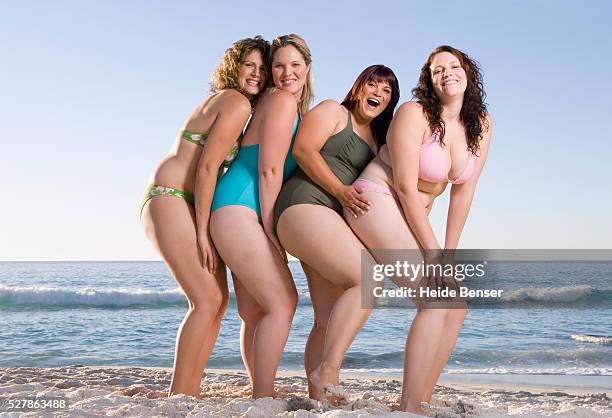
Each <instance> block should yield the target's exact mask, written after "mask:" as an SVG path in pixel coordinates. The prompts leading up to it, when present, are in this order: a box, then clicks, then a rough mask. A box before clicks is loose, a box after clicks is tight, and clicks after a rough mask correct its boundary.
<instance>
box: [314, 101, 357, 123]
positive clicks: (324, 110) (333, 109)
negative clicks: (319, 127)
mask: <svg viewBox="0 0 612 418" xmlns="http://www.w3.org/2000/svg"><path fill="white" fill-rule="evenodd" d="M308 114H311V115H316V117H317V118H325V119H329V120H333V121H339V120H346V117H347V114H348V110H347V109H346V108H345V107H344V106H342V105H341V104H340V103H338V102H337V101H335V100H332V99H327V100H323V101H322V102H320V103H319V104H317V105H316V106H315V107H313V108H312V109H310V111H309V112H308Z"/></svg>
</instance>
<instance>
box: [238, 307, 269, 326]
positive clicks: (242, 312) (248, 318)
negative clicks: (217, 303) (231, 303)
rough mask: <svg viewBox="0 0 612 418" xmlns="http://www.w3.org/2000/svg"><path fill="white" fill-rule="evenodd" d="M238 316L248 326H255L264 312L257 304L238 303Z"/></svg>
mask: <svg viewBox="0 0 612 418" xmlns="http://www.w3.org/2000/svg"><path fill="white" fill-rule="evenodd" d="M237 307H238V316H239V317H240V319H241V320H242V322H244V323H245V324H246V325H249V324H254V323H257V321H259V319H260V318H261V316H262V315H263V310H262V309H261V307H260V306H259V305H257V304H256V303H252V304H245V303H240V302H237Z"/></svg>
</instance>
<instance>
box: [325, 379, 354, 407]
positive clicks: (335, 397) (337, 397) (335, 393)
mask: <svg viewBox="0 0 612 418" xmlns="http://www.w3.org/2000/svg"><path fill="white" fill-rule="evenodd" d="M323 393H324V394H325V399H327V400H328V401H330V402H331V403H332V404H333V405H336V406H338V405H346V404H347V403H349V400H350V399H349V395H348V394H347V393H346V392H345V391H344V390H342V387H340V385H338V386H334V385H332V384H331V383H328V384H327V385H325V387H324V388H323Z"/></svg>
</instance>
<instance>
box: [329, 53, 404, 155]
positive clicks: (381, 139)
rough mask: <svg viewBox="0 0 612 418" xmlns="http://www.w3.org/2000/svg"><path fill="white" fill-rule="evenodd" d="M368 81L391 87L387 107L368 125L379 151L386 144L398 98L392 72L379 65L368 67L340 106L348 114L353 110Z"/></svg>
mask: <svg viewBox="0 0 612 418" xmlns="http://www.w3.org/2000/svg"><path fill="white" fill-rule="evenodd" d="M369 81H375V82H377V83H387V84H388V85H389V86H390V87H391V99H390V100H389V103H388V104H387V107H386V108H385V110H383V111H382V112H381V113H380V115H378V116H376V117H375V118H374V120H372V122H371V123H370V129H371V130H372V135H374V139H375V140H376V143H377V144H378V148H379V149H380V147H382V146H383V145H384V144H385V143H386V142H387V131H388V130H389V125H390V124H391V119H393V111H394V110H395V106H397V102H398V101H399V98H400V88H399V81H398V80H397V77H396V76H395V73H394V72H393V70H392V69H391V68H389V67H385V66H384V65H381V64H376V65H370V66H369V67H367V68H366V69H365V70H363V71H362V72H361V74H359V76H357V79H356V80H355V82H354V83H353V87H351V89H350V90H349V92H348V93H347V94H346V96H345V97H344V100H342V103H340V104H341V105H342V106H344V107H346V108H347V109H348V111H349V112H350V111H352V110H353V109H355V107H356V106H357V98H358V97H359V93H361V89H362V88H363V86H364V85H365V84H366V83H367V82H369Z"/></svg>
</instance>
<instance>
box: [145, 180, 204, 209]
mask: <svg viewBox="0 0 612 418" xmlns="http://www.w3.org/2000/svg"><path fill="white" fill-rule="evenodd" d="M155 196H176V197H180V198H181V199H184V200H185V201H186V202H187V203H189V204H190V205H191V206H195V199H194V197H193V195H192V194H191V193H188V192H184V191H182V190H179V189H174V188H172V187H165V186H159V185H157V184H150V185H149V187H147V188H146V190H145V192H144V196H142V201H141V202H140V216H141V217H142V209H143V208H144V205H145V204H146V203H147V202H148V201H149V200H151V199H152V198H154V197H155Z"/></svg>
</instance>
